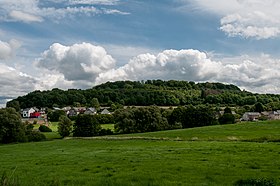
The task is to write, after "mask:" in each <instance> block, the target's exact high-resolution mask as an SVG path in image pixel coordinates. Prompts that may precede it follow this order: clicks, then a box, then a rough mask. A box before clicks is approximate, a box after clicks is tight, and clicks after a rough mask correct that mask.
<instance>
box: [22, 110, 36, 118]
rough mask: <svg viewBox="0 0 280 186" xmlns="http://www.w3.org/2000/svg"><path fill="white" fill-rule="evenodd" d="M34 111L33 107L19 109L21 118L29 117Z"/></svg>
mask: <svg viewBox="0 0 280 186" xmlns="http://www.w3.org/2000/svg"><path fill="white" fill-rule="evenodd" d="M34 112H36V110H35V109H34V108H26V109H23V110H22V111H21V115H22V117H23V118H29V117H30V115H31V114H32V113H34Z"/></svg>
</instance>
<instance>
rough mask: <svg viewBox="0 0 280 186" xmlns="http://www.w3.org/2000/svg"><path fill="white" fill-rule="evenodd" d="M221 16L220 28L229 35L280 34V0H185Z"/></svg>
mask: <svg viewBox="0 0 280 186" xmlns="http://www.w3.org/2000/svg"><path fill="white" fill-rule="evenodd" d="M185 1H186V2H187V3H193V4H194V6H196V7H199V8H200V9H201V10H204V11H210V12H213V13H215V14H217V15H220V16H221V17H222V18H221V27H220V30H222V31H223V32H225V33H226V34H227V35H228V36H231V37H234V36H241V37H243V38H255V39H268V38H273V37H279V35H280V21H279V19H278V18H279V16H280V11H279V8H280V1H276V0H267V1H262V0H227V1H224V2H221V1H218V0H194V1H189V0H185Z"/></svg>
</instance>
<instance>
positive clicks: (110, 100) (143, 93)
mask: <svg viewBox="0 0 280 186" xmlns="http://www.w3.org/2000/svg"><path fill="white" fill-rule="evenodd" d="M96 99H97V100H98V102H99V104H100V105H101V106H111V105H112V104H119V105H126V106H149V105H157V106H182V105H201V104H209V105H211V104H214V105H220V106H246V105H254V104H256V103H261V104H263V105H264V106H265V108H266V109H267V110H277V109H280V103H279V100H280V95H274V94H253V93H251V92H248V91H244V90H243V91H241V90H240V89H239V88H238V87H237V86H235V85H231V84H230V85H228V84H222V83H209V82H206V83H195V82H188V81H176V80H170V81H163V80H147V81H117V82H107V83H104V84H101V85H98V86H95V87H93V88H91V89H86V90H81V89H69V90H60V89H58V88H55V89H52V90H47V91H39V90H36V91H33V92H31V93H29V94H27V95H25V96H20V97H18V98H16V99H13V100H11V101H9V102H8V103H7V107H14V108H16V110H19V109H20V108H28V107H34V106H35V107H38V108H41V107H48V108H52V107H64V106H92V105H93V104H94V103H93V102H94V101H96Z"/></svg>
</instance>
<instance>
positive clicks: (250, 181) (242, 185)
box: [234, 178, 276, 186]
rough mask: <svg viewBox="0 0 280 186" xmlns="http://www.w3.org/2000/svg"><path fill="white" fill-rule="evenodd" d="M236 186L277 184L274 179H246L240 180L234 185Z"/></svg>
mask: <svg viewBox="0 0 280 186" xmlns="http://www.w3.org/2000/svg"><path fill="white" fill-rule="evenodd" d="M234 185H235V186H276V183H275V181H274V180H272V179H266V178H259V179H246V180H243V179H242V180H238V181H237V182H235V184H234Z"/></svg>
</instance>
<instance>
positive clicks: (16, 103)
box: [6, 100, 20, 112]
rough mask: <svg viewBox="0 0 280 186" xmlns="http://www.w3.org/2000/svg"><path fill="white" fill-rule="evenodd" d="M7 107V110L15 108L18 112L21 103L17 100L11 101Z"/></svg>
mask: <svg viewBox="0 0 280 186" xmlns="http://www.w3.org/2000/svg"><path fill="white" fill-rule="evenodd" d="M6 106H7V108H8V107H11V108H14V109H15V110H16V111H17V112H18V111H20V104H19V101H17V100H12V101H9V102H8V103H7V105H6Z"/></svg>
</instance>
